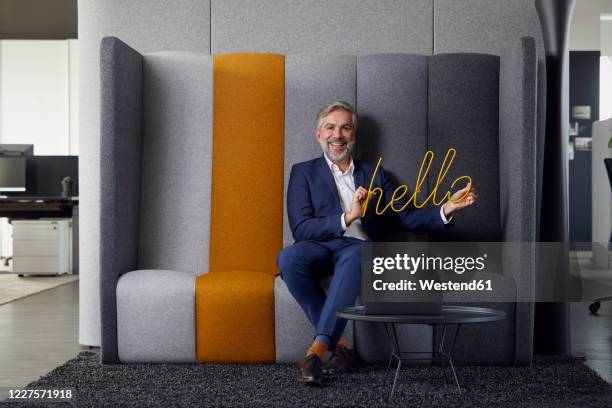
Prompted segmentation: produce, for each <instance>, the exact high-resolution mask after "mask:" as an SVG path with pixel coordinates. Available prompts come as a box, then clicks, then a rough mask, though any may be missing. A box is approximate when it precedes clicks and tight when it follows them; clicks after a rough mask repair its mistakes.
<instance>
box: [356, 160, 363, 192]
mask: <svg viewBox="0 0 612 408" xmlns="http://www.w3.org/2000/svg"><path fill="white" fill-rule="evenodd" d="M353 165H354V166H355V170H354V171H353V180H354V181H355V190H357V189H358V188H359V187H365V174H364V173H363V170H362V169H361V162H359V161H358V160H355V159H353Z"/></svg>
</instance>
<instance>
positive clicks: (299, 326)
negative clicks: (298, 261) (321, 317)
mask: <svg viewBox="0 0 612 408" xmlns="http://www.w3.org/2000/svg"><path fill="white" fill-rule="evenodd" d="M330 282H331V277H328V278H324V279H321V285H322V286H323V288H324V289H325V290H327V288H328V287H329V284H330ZM274 328H275V338H276V362H277V363H294V362H301V361H302V360H303V359H304V356H305V354H306V351H307V350H308V348H309V347H310V345H311V344H312V341H313V339H314V336H315V335H316V333H315V330H314V328H313V327H312V324H310V321H309V320H308V318H307V317H306V313H304V311H303V310H302V308H301V307H300V305H299V304H298V303H297V302H296V301H295V299H294V298H293V296H292V295H291V293H290V292H289V289H287V285H286V284H285V282H284V281H283V279H282V278H281V277H280V276H277V277H276V280H275V281H274ZM343 336H344V337H346V338H347V339H348V340H349V343H352V342H353V323H352V322H348V323H347V325H346V328H345V329H344V334H343Z"/></svg>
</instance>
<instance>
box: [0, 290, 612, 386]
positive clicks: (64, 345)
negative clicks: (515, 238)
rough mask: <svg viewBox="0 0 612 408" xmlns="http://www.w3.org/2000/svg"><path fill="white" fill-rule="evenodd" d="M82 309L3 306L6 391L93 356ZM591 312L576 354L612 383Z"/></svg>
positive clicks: (575, 318) (24, 302) (42, 303)
mask: <svg viewBox="0 0 612 408" xmlns="http://www.w3.org/2000/svg"><path fill="white" fill-rule="evenodd" d="M78 305H79V301H78V282H73V283H69V284H66V285H63V286H60V287H57V288H54V289H50V290H47V291H45V292H42V293H38V294H36V295H33V296H29V297H26V298H23V299H20V300H17V301H14V302H11V303H7V304H5V305H2V306H0V361H1V362H2V364H0V389H1V388H2V387H19V386H23V385H25V384H27V383H29V382H31V381H34V380H36V379H38V377H39V376H41V375H43V374H45V373H47V372H49V371H51V370H52V369H53V368H55V367H56V366H58V365H60V364H62V363H64V362H65V361H66V360H68V359H70V358H72V357H74V356H76V355H77V354H78V353H79V351H81V350H90V349H89V348H88V347H83V346H80V345H79V344H78ZM587 307H588V303H575V304H572V307H571V310H572V313H571V316H572V346H573V347H572V352H573V354H574V355H585V356H586V357H587V361H586V364H587V365H589V366H590V367H591V368H593V369H594V370H595V371H597V372H598V373H599V375H601V376H602V378H604V379H605V380H606V381H608V382H611V383H612V303H604V304H602V308H601V310H600V311H599V315H598V316H592V315H590V314H589V312H588V309H587ZM94 350H95V349H94Z"/></svg>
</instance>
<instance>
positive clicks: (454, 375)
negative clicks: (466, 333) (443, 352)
mask: <svg viewBox="0 0 612 408" xmlns="http://www.w3.org/2000/svg"><path fill="white" fill-rule="evenodd" d="M459 329H461V324H458V325H457V330H455V335H454V336H453V342H452V345H451V349H450V352H449V354H448V364H449V365H450V368H451V370H452V372H453V377H455V384H457V390H458V391H459V394H461V386H460V385H459V380H458V379H457V373H455V367H454V366H453V352H454V351H455V344H456V343H457V337H458V336H459Z"/></svg>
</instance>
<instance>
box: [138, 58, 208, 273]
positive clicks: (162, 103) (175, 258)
mask: <svg viewBox="0 0 612 408" xmlns="http://www.w3.org/2000/svg"><path fill="white" fill-rule="evenodd" d="M212 92H213V74H212V58H211V57H210V56H209V55H205V54H193V53H186V52H160V53H154V54H147V55H145V56H144V62H143V115H144V118H143V140H142V143H143V153H142V203H141V223H140V236H141V240H140V248H139V250H140V252H139V268H140V269H171V270H178V271H184V272H190V273H193V274H196V275H200V274H202V273H205V272H207V271H208V256H209V235H210V183H211V162H212V159H211V157H212V151H211V149H212V103H213V97H212Z"/></svg>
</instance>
